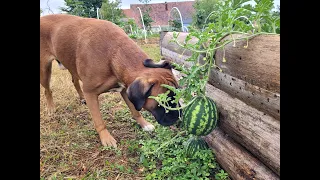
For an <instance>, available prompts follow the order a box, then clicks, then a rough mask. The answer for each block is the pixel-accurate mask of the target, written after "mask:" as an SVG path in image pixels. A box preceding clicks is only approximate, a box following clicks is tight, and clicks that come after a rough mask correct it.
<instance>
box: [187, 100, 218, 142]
mask: <svg viewBox="0 0 320 180" xmlns="http://www.w3.org/2000/svg"><path fill="white" fill-rule="evenodd" d="M182 121H183V124H184V127H185V129H186V130H187V131H188V132H189V133H191V134H194V135H197V136H205V135H208V134H209V133H211V131H212V130H213V129H214V128H215V127H216V125H217V121H218V112H217V107H216V104H215V102H214V101H213V100H212V99H210V98H209V97H207V96H196V97H195V100H194V101H193V102H192V104H191V105H189V106H187V107H186V108H185V109H184V112H183V117H182Z"/></svg>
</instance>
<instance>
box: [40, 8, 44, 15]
mask: <svg viewBox="0 0 320 180" xmlns="http://www.w3.org/2000/svg"><path fill="white" fill-rule="evenodd" d="M42 12H43V11H42V9H41V8H40V16H41V13H42Z"/></svg>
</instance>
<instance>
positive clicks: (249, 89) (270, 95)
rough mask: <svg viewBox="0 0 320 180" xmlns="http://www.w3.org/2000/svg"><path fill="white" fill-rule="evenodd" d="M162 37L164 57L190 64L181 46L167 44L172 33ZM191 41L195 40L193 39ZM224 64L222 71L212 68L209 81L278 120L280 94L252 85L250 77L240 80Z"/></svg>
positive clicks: (182, 36) (184, 35)
mask: <svg viewBox="0 0 320 180" xmlns="http://www.w3.org/2000/svg"><path fill="white" fill-rule="evenodd" d="M186 35H187V34H186V33H185V34H182V35H180V36H181V37H180V36H179V38H180V39H179V41H181V42H183V38H185V37H186ZM164 37H165V38H166V39H165V38H164V39H163V40H162V41H161V42H160V44H161V52H162V54H163V56H164V57H165V58H166V59H168V60H172V61H174V62H176V63H179V64H184V65H185V66H190V65H191V64H190V62H186V61H185V60H186V59H187V58H189V57H190V56H187V55H185V54H184V55H181V54H179V53H181V52H183V49H181V48H180V49H179V47H178V45H176V44H175V43H171V44H170V46H169V45H168V44H169V43H168V42H167V41H169V39H170V38H172V33H170V32H168V33H166V34H165V36H164ZM193 42H195V40H194V41H193ZM250 42H251V41H249V43H250ZM249 46H250V45H249ZM249 50H250V48H248V51H249ZM241 51H242V50H241ZM250 52H251V50H250V51H249V52H246V53H247V54H249V53H250ZM226 54H228V52H226ZM256 55H257V54H256ZM250 60H252V59H250ZM230 61H231V60H228V61H227V63H228V62H229V63H230ZM248 63H251V62H248ZM261 63H262V62H261ZM262 64H263V63H262ZM264 64H266V63H264ZM225 65H226V63H223V64H222V65H220V67H221V68H223V69H224V71H223V72H219V71H217V70H215V69H212V71H211V75H210V79H209V83H210V84H213V85H214V86H216V87H218V88H219V89H221V90H223V91H225V92H227V93H229V94H230V95H232V96H234V97H237V98H239V99H241V100H242V101H244V102H246V103H247V104H249V105H251V106H253V107H255V108H257V109H258V110H260V111H263V112H264V113H266V114H268V115H271V116H272V117H274V118H276V119H278V120H280V94H279V93H277V92H272V91H269V90H267V89H265V88H262V87H260V86H257V85H254V84H257V83H254V81H249V80H250V79H247V78H243V79H244V80H241V79H238V77H241V76H237V77H235V76H231V75H230V74H232V73H230V71H231V68H229V73H227V71H228V70H226V69H227V67H229V66H225ZM252 71H255V70H252ZM233 74H234V73H233ZM247 80H248V81H247ZM252 83H253V84H252ZM279 84H280V81H279ZM268 86H269V85H268ZM266 88H267V85H266ZM269 89H270V88H269Z"/></svg>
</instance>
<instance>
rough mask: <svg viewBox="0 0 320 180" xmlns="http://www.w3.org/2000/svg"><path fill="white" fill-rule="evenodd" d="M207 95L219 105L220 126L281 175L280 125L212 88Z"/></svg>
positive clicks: (207, 91)
mask: <svg viewBox="0 0 320 180" xmlns="http://www.w3.org/2000/svg"><path fill="white" fill-rule="evenodd" d="M206 95H207V96H209V97H211V98H212V99H213V100H214V101H215V102H216V104H217V107H218V110H219V124H218V126H219V127H220V128H221V129H222V130H223V131H224V132H226V133H227V134H228V135H229V136H230V137H232V138H233V139H234V140H235V141H236V142H238V143H239V144H241V145H242V146H244V147H245V148H246V149H247V150H248V151H250V152H251V153H252V154H253V155H255V157H257V158H258V159H260V160H261V161H262V162H263V163H264V164H265V165H267V166H268V167H269V168H270V169H272V170H273V171H274V172H275V173H276V174H278V175H280V121H277V120H276V119H274V118H272V117H271V116H268V115H264V113H263V112H261V111H258V110H257V109H255V108H252V107H250V106H248V105H247V104H245V103H244V102H242V101H240V100H239V99H237V98H233V97H231V96H230V95H228V94H227V93H225V92H223V91H221V90H219V89H217V88H215V87H214V86H212V85H210V84H207V86H206Z"/></svg>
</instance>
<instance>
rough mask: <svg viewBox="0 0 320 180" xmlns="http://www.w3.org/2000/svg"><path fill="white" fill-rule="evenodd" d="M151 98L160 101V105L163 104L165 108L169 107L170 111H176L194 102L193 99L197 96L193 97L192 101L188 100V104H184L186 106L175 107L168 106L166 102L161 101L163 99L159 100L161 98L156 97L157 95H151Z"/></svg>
mask: <svg viewBox="0 0 320 180" xmlns="http://www.w3.org/2000/svg"><path fill="white" fill-rule="evenodd" d="M149 98H150V99H154V100H156V101H157V102H158V103H159V105H160V106H162V107H164V108H165V109H168V110H170V111H176V110H180V109H184V108H186V107H187V106H189V105H190V104H192V103H193V101H194V100H195V98H194V99H192V100H191V101H190V102H188V104H186V105H184V106H180V107H176V108H173V107H170V106H167V105H166V104H165V103H163V102H161V101H160V100H159V98H158V97H156V96H149Z"/></svg>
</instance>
